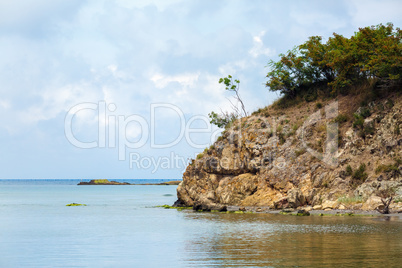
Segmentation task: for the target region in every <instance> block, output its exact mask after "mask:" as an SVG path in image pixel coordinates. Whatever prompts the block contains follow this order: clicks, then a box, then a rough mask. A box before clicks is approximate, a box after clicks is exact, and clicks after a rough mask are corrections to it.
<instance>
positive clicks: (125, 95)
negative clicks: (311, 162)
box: [0, 0, 402, 180]
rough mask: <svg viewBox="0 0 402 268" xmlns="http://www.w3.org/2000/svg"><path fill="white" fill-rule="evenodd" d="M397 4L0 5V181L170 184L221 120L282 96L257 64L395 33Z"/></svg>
mask: <svg viewBox="0 0 402 268" xmlns="http://www.w3.org/2000/svg"><path fill="white" fill-rule="evenodd" d="M401 10H402V2H401V1H398V0H394V1H392V0H383V1H372V0H361V1H360V0H358V1H353V0H345V1H342V0H339V1H268V0H265V1H261V0H254V1H241V0H230V1H229V0H226V1H224V0H220V1H216V0H213V1H211V0H200V1H198V0H161V1H158V0H153V1H151V0H150V1H146V0H140V1H132V0H131V1H130V0H114V1H113V0H111V1H106V0H69V1H65V0H14V1H5V0H0V94H1V95H0V122H1V123H0V148H1V154H0V179H30V178H32V179H101V178H102V179H172V180H173V179H181V177H182V173H183V171H184V169H185V166H186V163H187V161H188V160H189V159H191V158H195V156H196V155H197V153H200V152H202V151H203V149H204V148H205V147H207V146H209V145H210V144H212V143H213V141H214V140H215V139H216V137H217V136H218V135H219V133H220V131H221V130H220V129H218V128H217V127H215V126H211V125H210V124H209V122H208V121H209V120H208V113H210V112H211V111H216V112H220V111H230V109H231V106H230V101H229V100H231V101H233V99H232V96H231V94H230V92H227V91H225V88H224V86H223V85H221V84H219V83H218V80H219V78H221V77H225V76H227V75H229V74H230V75H232V76H233V77H235V78H237V79H239V80H240V91H239V92H240V94H241V97H242V99H243V100H244V103H245V106H246V109H247V111H248V112H252V111H254V110H256V109H258V108H261V107H265V106H267V105H269V104H271V103H272V102H273V101H274V100H275V99H277V98H278V97H279V96H278V95H277V94H276V93H273V92H269V91H268V90H267V88H266V87H265V86H264V84H265V82H266V77H265V76H266V74H267V72H268V71H269V69H268V67H267V63H268V61H269V60H270V59H272V60H277V59H278V54H280V53H285V52H286V51H287V50H289V49H292V48H293V47H294V46H296V45H299V44H301V43H303V42H305V41H306V40H307V38H308V37H309V36H315V35H319V36H322V37H323V38H324V39H325V38H328V37H330V36H331V35H332V34H333V33H334V32H336V33H338V34H342V35H344V36H345V37H350V36H351V35H353V33H354V32H355V31H357V30H358V28H359V27H365V26H371V25H377V24H380V23H383V24H385V23H387V22H393V23H394V25H395V26H396V27H400V26H401V24H402V23H401V22H402V17H401V16H400V11H401Z"/></svg>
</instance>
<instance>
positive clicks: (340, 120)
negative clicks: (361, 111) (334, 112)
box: [334, 114, 349, 124]
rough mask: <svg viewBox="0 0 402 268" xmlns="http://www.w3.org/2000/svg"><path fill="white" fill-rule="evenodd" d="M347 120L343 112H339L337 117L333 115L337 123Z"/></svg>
mask: <svg viewBox="0 0 402 268" xmlns="http://www.w3.org/2000/svg"><path fill="white" fill-rule="evenodd" d="M348 120H349V117H348V116H347V115H345V114H340V115H338V116H337V117H335V119H334V122H335V123H338V124H342V123H345V122H347V121H348Z"/></svg>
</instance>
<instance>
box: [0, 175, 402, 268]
mask: <svg viewBox="0 0 402 268" xmlns="http://www.w3.org/2000/svg"><path fill="white" fill-rule="evenodd" d="M175 193H176V186H141V185H138V186H76V185H74V183H71V182H69V183H58V184H55V183H38V182H34V183H29V184H27V183H18V184H14V183H10V182H6V183H5V182H0V267H217V266H221V267H230V266H232V267H236V266H237V267H239V266H240V267H244V266H250V267H400V266H401V263H402V221H401V220H400V219H399V218H388V219H383V218H381V219H380V218H374V217H319V216H310V217H292V216H282V215H268V214H221V213H197V212H192V211H176V210H171V209H162V208H155V207H154V206H156V205H162V204H172V203H173V202H174V201H175V199H176V197H175ZM72 202H75V203H85V204H87V205H88V206H86V207H66V206H65V205H66V204H69V203H72Z"/></svg>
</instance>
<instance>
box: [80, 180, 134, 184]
mask: <svg viewBox="0 0 402 268" xmlns="http://www.w3.org/2000/svg"><path fill="white" fill-rule="evenodd" d="M78 185H131V183H128V182H117V181H109V180H90V181H89V182H86V181H81V182H80V183H78Z"/></svg>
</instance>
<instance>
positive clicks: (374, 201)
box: [362, 195, 384, 210]
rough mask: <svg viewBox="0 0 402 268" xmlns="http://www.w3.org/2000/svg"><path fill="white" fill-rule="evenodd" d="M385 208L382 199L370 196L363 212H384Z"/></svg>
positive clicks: (363, 207) (363, 206)
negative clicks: (378, 210)
mask: <svg viewBox="0 0 402 268" xmlns="http://www.w3.org/2000/svg"><path fill="white" fill-rule="evenodd" d="M383 208H384V205H383V203H382V202H381V198H380V197H379V196H375V195H373V196H370V197H369V198H368V199H367V201H366V202H365V203H364V204H363V205H362V209H363V210H377V209H380V210H382V209H383Z"/></svg>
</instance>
